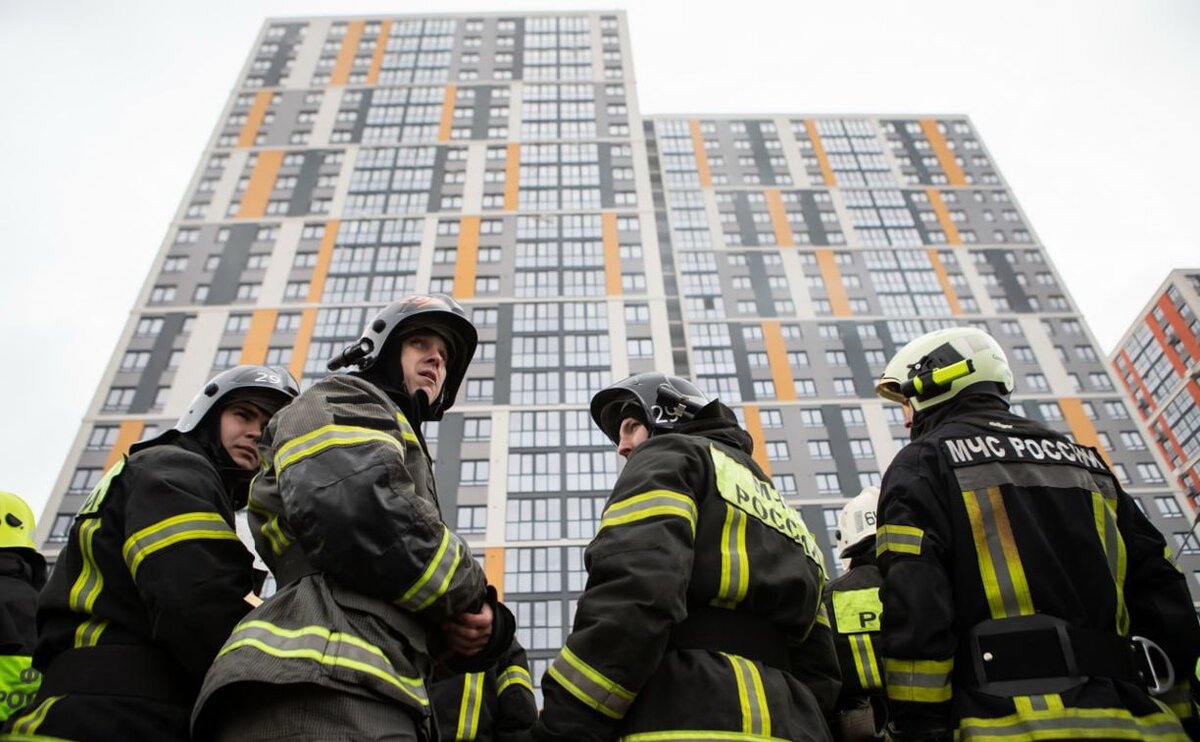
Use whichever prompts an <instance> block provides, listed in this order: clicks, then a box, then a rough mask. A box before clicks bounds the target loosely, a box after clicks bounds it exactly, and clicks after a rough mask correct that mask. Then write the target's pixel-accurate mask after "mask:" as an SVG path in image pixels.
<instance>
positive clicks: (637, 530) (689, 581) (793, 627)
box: [533, 373, 838, 742]
mask: <svg viewBox="0 0 1200 742" xmlns="http://www.w3.org/2000/svg"><path fill="white" fill-rule="evenodd" d="M591 412H592V418H593V420H595V422H596V424H597V425H598V426H599V427H600V429H601V430H603V431H604V433H605V435H607V436H608V437H609V438H610V439H611V440H612V441H613V443H615V444H616V445H617V451H618V453H619V454H620V455H621V456H623V457H625V458H626V459H627V461H626V464H625V468H624V470H623V471H622V472H621V474H620V476H619V477H618V479H617V483H616V486H615V487H614V489H613V493H612V495H611V496H610V497H609V500H608V503H607V505H606V506H605V510H604V514H603V517H602V519H601V522H600V527H599V531H598V532H597V534H596V537H595V539H594V540H593V541H592V543H591V544H590V545H589V546H588V548H587V551H586V553H585V557H584V558H585V563H586V565H587V568H588V581H587V587H586V588H585V590H584V593H583V595H582V596H581V597H580V599H579V604H578V608H577V610H576V614H575V625H574V628H573V630H572V632H571V635H570V636H569V637H568V638H567V642H566V646H565V647H564V648H563V649H562V651H561V652H560V653H559V655H558V657H556V658H555V659H554V661H553V662H552V663H551V665H550V668H549V670H548V671H547V673H546V675H545V676H544V678H543V679H542V692H543V695H544V697H545V703H544V706H543V710H542V715H541V718H540V719H539V720H538V723H537V724H536V725H535V726H534V729H533V737H534V738H535V739H537V740H572V742H574V741H577V740H615V739H618V738H622V739H630V740H642V739H645V740H733V739H745V740H750V739H762V740H767V739H789V740H825V739H829V731H828V728H827V726H826V723H825V720H824V717H825V714H826V713H827V712H828V711H829V710H831V708H832V705H833V700H834V698H835V697H836V695H837V686H838V680H837V678H838V670H837V660H836V658H835V656H834V653H833V643H832V637H831V635H830V633H829V626H828V621H827V620H825V619H824V617H823V616H824V614H823V612H822V611H821V603H820V600H821V586H822V584H823V583H824V580H825V571H824V567H823V563H822V557H821V553H820V548H819V547H818V546H817V544H816V542H815V541H814V540H813V537H812V534H811V533H810V532H809V530H808V528H807V526H806V525H805V523H804V520H803V519H802V518H801V517H800V513H799V512H798V511H797V510H796V509H795V508H794V507H792V506H790V505H788V503H787V502H785V501H784V500H783V498H782V497H780V495H779V493H778V492H777V491H776V490H775V488H774V487H773V486H772V485H771V480H770V478H769V477H768V476H766V475H765V474H764V473H763V471H762V469H761V468H759V465H758V464H757V463H756V462H755V461H754V459H753V458H751V456H750V453H751V450H752V447H753V444H752V442H751V439H750V436H749V435H748V434H747V433H746V432H745V431H744V430H742V429H741V428H740V427H738V424H737V418H735V417H734V414H733V412H732V411H731V410H730V409H729V408H728V407H726V406H725V405H723V404H721V403H720V401H718V400H711V401H710V400H709V399H708V397H707V396H706V395H705V394H704V393H703V392H701V391H700V390H699V389H698V388H697V387H696V386H695V385H693V384H692V383H691V382H690V381H688V380H686V379H683V378H680V377H677V376H667V375H664V374H661V373H644V374H638V375H635V376H631V377H629V378H628V379H625V380H623V381H620V382H617V383H616V384H613V385H612V386H610V387H608V388H607V389H604V390H602V391H600V392H599V393H597V394H596V396H595V397H594V398H593V399H592V405H591Z"/></svg>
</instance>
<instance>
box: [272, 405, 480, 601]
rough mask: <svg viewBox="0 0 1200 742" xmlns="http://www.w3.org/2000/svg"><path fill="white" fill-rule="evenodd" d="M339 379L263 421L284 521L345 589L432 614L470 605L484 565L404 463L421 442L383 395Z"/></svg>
mask: <svg viewBox="0 0 1200 742" xmlns="http://www.w3.org/2000/svg"><path fill="white" fill-rule="evenodd" d="M341 383H343V384H344V385H345V389H338V390H336V392H337V393H328V392H324V390H318V389H317V388H315V387H314V388H313V389H310V390H309V391H308V392H307V393H306V394H303V395H301V396H300V397H299V398H298V399H297V400H296V401H295V402H293V403H292V404H291V405H289V406H288V407H286V408H284V409H283V410H282V411H281V412H280V413H279V414H277V415H276V416H275V418H274V419H272V421H271V429H270V431H269V434H270V436H271V441H272V444H271V446H272V460H271V462H270V465H271V470H270V471H269V472H268V476H273V477H275V478H276V479H277V482H278V483H277V486H278V491H279V496H280V498H281V500H282V503H283V508H284V512H285V515H286V518H287V525H288V528H289V529H290V530H291V531H292V532H293V533H294V534H295V537H296V539H297V541H299V543H300V545H301V546H302V547H303V549H304V552H305V554H306V555H307V557H308V559H309V560H310V561H311V563H312V565H313V566H314V567H316V568H317V569H319V570H321V571H323V572H325V573H326V574H329V575H331V576H333V577H335V578H336V579H337V580H338V581H340V582H342V583H343V584H345V585H347V586H348V587H350V588H351V589H354V590H357V591H359V592H362V593H365V594H368V595H372V596H375V597H377V598H380V599H383V600H387V601H389V602H392V603H395V604H396V605H398V606H400V607H402V608H404V609H406V610H410V611H413V612H416V613H421V614H423V615H424V616H426V617H427V618H428V619H430V620H438V621H440V620H445V619H447V618H449V617H451V616H455V615H457V614H459V613H462V612H464V611H470V612H474V611H477V610H478V609H479V608H480V606H481V605H482V604H483V600H484V586H485V585H486V578H485V577H484V574H483V568H482V567H480V566H479V565H478V564H477V563H476V562H475V560H474V558H472V556H471V553H470V549H469V548H468V547H467V545H466V543H465V542H463V541H462V540H461V539H459V537H458V536H456V535H455V534H454V533H453V532H452V531H451V530H450V528H449V527H447V526H446V524H445V523H443V522H442V518H441V514H440V513H439V512H438V508H437V505H436V504H435V503H434V502H431V501H429V500H427V499H425V498H424V497H421V496H420V495H419V494H418V493H417V492H416V487H415V485H414V482H413V478H412V476H411V475H410V473H409V471H408V469H407V468H406V463H405V461H406V456H405V453H406V446H417V445H419V444H418V443H417V442H416V440H415V438H409V439H406V436H405V434H404V431H403V430H402V428H401V426H400V424H399V422H398V420H397V418H396V415H395V413H394V411H392V408H391V407H390V406H388V404H387V402H386V400H384V399H382V398H380V397H378V396H375V395H373V394H372V393H371V392H370V391H368V390H366V389H362V388H360V387H357V386H353V385H352V382H341ZM360 383H364V384H365V382H360ZM409 435H410V436H411V435H412V434H411V433H409ZM420 460H421V461H423V459H420ZM265 484H266V485H267V486H270V482H266V483H265Z"/></svg>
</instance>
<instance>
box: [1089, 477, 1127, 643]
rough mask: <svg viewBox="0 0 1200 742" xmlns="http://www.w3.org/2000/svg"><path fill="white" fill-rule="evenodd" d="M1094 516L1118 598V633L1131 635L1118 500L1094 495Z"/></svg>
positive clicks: (1123, 540) (1123, 545)
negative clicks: (1126, 602) (1118, 524)
mask: <svg viewBox="0 0 1200 742" xmlns="http://www.w3.org/2000/svg"><path fill="white" fill-rule="evenodd" d="M1092 515H1093V516H1094V518H1095V522H1096V534H1097V535H1098V536H1099V537H1100V545H1101V546H1102V547H1103V548H1104V555H1105V556H1106V557H1107V558H1108V571H1109V574H1111V575H1112V578H1113V587H1114V588H1115V590H1116V593H1117V595H1116V597H1117V624H1116V625H1117V632H1118V633H1119V634H1120V635H1121V636H1128V635H1129V609H1128V607H1127V606H1126V605H1125V571H1126V561H1125V560H1126V555H1125V539H1124V537H1122V536H1121V531H1120V529H1119V528H1117V498H1116V497H1112V498H1107V497H1105V496H1104V495H1102V494H1101V493H1099V492H1093V493H1092Z"/></svg>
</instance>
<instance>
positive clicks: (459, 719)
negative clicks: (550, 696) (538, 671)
mask: <svg viewBox="0 0 1200 742" xmlns="http://www.w3.org/2000/svg"><path fill="white" fill-rule="evenodd" d="M429 700H430V701H431V702H432V703H433V711H434V716H435V717H436V718H437V726H438V730H439V732H440V733H441V739H442V742H472V741H473V742H515V741H516V740H519V739H521V737H522V733H524V732H527V731H528V730H529V728H530V727H532V726H533V722H534V721H536V720H537V701H536V700H535V699H534V697H533V683H532V680H531V679H530V677H529V661H528V660H527V659H526V657H525V649H524V648H523V647H522V646H521V645H520V644H519V643H518V642H517V641H516V640H515V639H514V640H513V641H512V644H511V645H510V646H509V648H508V652H506V653H505V655H504V656H503V657H501V658H500V661H499V662H497V663H496V664H495V665H493V666H492V667H489V668H488V669H487V670H486V671H482V672H468V673H459V674H447V673H443V674H442V676H441V677H438V676H436V675H435V679H434V682H433V683H432V684H431V685H430V686H429Z"/></svg>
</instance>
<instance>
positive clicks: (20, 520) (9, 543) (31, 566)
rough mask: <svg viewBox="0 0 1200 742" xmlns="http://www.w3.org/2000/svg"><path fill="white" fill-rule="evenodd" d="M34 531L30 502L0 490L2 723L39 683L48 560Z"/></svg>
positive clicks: (20, 706)
mask: <svg viewBox="0 0 1200 742" xmlns="http://www.w3.org/2000/svg"><path fill="white" fill-rule="evenodd" d="M35 530H36V528H35V526H34V522H33V511H32V510H30V509H29V505H28V504H27V503H26V502H25V501H24V500H22V499H21V498H20V497H17V496H16V495H14V494H12V493H10V492H0V723H2V722H3V721H4V720H5V719H7V718H8V717H10V716H12V715H13V714H15V713H17V712H19V711H20V710H21V709H22V708H24V706H25V704H27V703H28V702H29V701H31V700H32V699H33V696H34V694H35V693H37V689H38V685H40V684H41V682H42V674H41V673H40V672H38V671H37V670H35V669H34V668H33V649H34V647H35V646H36V645H37V623H36V621H35V620H34V619H35V616H36V614H37V598H38V591H39V590H41V589H42V586H43V585H45V584H46V560H45V559H44V558H43V557H42V555H41V554H39V553H38V551H37V547H36V546H34V543H33V534H34V531H35Z"/></svg>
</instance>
